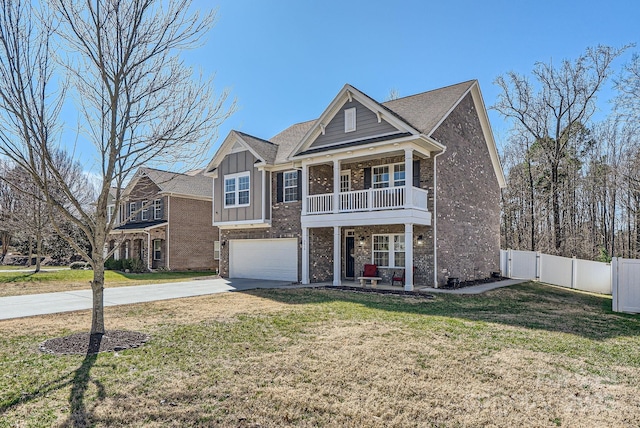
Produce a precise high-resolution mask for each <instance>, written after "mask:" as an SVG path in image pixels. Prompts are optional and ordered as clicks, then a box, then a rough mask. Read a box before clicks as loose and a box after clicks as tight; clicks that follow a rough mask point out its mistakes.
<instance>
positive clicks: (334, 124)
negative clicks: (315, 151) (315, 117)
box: [310, 100, 400, 148]
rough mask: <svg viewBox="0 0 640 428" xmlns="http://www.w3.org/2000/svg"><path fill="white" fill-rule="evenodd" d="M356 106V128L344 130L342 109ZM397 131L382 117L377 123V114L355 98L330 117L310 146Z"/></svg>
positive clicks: (320, 145) (314, 146) (328, 144)
mask: <svg viewBox="0 0 640 428" xmlns="http://www.w3.org/2000/svg"><path fill="white" fill-rule="evenodd" d="M353 107H355V108H356V130H355V131H352V132H346V133H345V132H344V116H345V114H344V111H345V110H348V109H350V108H353ZM396 132H400V131H398V129H396V127H395V126H393V125H391V124H390V123H389V122H386V121H385V120H384V119H382V121H381V122H379V123H378V116H377V115H376V114H375V113H374V112H372V111H371V110H369V109H368V108H367V107H365V106H364V105H362V104H361V103H359V102H358V101H356V100H353V101H351V102H347V103H346V104H345V105H344V106H343V107H342V108H341V109H340V111H338V113H337V114H336V115H335V116H334V117H333V119H331V122H329V123H328V124H327V125H326V126H325V129H324V135H322V134H320V135H319V136H318V138H316V140H315V141H314V142H313V143H312V144H311V146H310V148H318V147H324V146H330V145H333V144H337V143H341V142H344V141H351V140H364V139H367V138H371V137H376V136H379V135H387V134H393V133H396Z"/></svg>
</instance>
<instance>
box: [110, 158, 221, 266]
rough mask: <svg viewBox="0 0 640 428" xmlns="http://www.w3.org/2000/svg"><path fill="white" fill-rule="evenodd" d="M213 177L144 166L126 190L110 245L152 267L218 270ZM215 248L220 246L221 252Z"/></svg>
mask: <svg viewBox="0 0 640 428" xmlns="http://www.w3.org/2000/svg"><path fill="white" fill-rule="evenodd" d="M211 200H212V198H211V178H209V177H205V176H204V175H202V173H201V171H196V172H193V173H187V174H179V173H174V172H167V171H160V170H157V169H152V168H140V169H139V170H138V171H137V172H136V174H135V175H134V176H133V178H132V179H131V181H130V182H129V184H128V185H127V187H126V188H125V189H124V191H123V196H122V201H123V202H122V203H121V204H120V206H119V207H118V208H117V209H116V207H115V205H113V204H112V205H109V207H108V216H109V219H110V218H111V216H114V215H115V216H116V220H115V221H116V224H115V226H114V228H113V230H112V231H111V233H110V238H111V239H110V241H109V244H108V248H107V250H108V251H113V252H112V257H113V258H115V259H125V258H133V259H140V260H143V261H144V263H145V265H146V266H147V268H149V269H159V268H166V269H171V270H217V269H218V258H219V242H218V228H217V227H213V226H212V225H211ZM216 250H218V251H217V252H216Z"/></svg>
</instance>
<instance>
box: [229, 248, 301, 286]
mask: <svg viewBox="0 0 640 428" xmlns="http://www.w3.org/2000/svg"><path fill="white" fill-rule="evenodd" d="M229 277H230V278H254V279H274V280H280V281H291V282H297V281H298V239H296V238H286V239H284V238H282V239H237V240H230V241H229Z"/></svg>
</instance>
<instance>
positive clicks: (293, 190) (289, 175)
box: [283, 171, 298, 202]
mask: <svg viewBox="0 0 640 428" xmlns="http://www.w3.org/2000/svg"><path fill="white" fill-rule="evenodd" d="M283 178H284V187H283V189H284V190H283V191H284V201H285V202H293V201H297V200H298V171H288V172H285V173H284V174H283Z"/></svg>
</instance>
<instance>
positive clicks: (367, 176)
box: [364, 168, 371, 189]
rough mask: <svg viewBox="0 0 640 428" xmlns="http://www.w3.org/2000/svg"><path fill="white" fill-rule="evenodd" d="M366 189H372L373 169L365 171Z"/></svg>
mask: <svg viewBox="0 0 640 428" xmlns="http://www.w3.org/2000/svg"><path fill="white" fill-rule="evenodd" d="M364 188H365V189H371V168H365V169H364Z"/></svg>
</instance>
